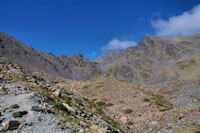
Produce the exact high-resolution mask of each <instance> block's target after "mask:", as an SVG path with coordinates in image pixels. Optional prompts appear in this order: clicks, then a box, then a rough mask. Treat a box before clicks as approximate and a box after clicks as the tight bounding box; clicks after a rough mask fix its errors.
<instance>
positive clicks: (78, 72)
mask: <svg viewBox="0 0 200 133" xmlns="http://www.w3.org/2000/svg"><path fill="white" fill-rule="evenodd" d="M0 57H1V58H2V57H3V58H8V59H9V60H11V61H15V62H18V63H23V64H26V65H28V66H30V67H32V68H34V69H36V70H37V71H44V72H48V73H51V74H54V75H56V76H62V77H65V78H70V79H74V80H88V79H90V78H92V77H96V76H97V75H99V74H100V72H99V70H98V69H97V68H96V66H95V65H94V63H92V62H90V61H89V60H87V59H86V58H84V57H83V56H82V55H80V54H77V55H73V56H68V55H58V56H55V55H53V54H51V53H44V52H41V51H39V50H37V49H34V48H32V47H30V46H28V45H24V44H22V43H21V42H20V41H18V40H16V39H14V38H12V37H10V36H8V35H6V34H4V33H2V32H0Z"/></svg>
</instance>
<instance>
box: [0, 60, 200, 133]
mask: <svg viewBox="0 0 200 133" xmlns="http://www.w3.org/2000/svg"><path fill="white" fill-rule="evenodd" d="M0 131H1V132H31V133H32V132H33V133H34V132H42V133H45V132H53V133H54V132H69V133H70V132H71V133H74V132H86V133H118V132H127V133H134V132H146V133H148V132H159V133H182V132H183V133H184V132H185V133H186V132H189V133H199V131H200V81H194V82H179V81H172V82H165V83H160V84H156V85H148V86H144V87H141V88H138V87H135V86H133V85H131V84H128V83H125V82H119V81H117V80H113V79H104V78H103V79H96V80H90V81H87V82H81V81H72V80H68V79H63V78H58V77H55V76H51V75H48V74H45V73H37V72H34V71H32V70H31V69H29V68H28V67H26V66H22V65H19V64H16V63H9V62H8V61H5V60H1V62H0Z"/></svg>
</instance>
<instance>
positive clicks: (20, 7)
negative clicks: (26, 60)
mask: <svg viewBox="0 0 200 133" xmlns="http://www.w3.org/2000/svg"><path fill="white" fill-rule="evenodd" d="M0 13H1V17H0V31H1V32H5V33H6V34H8V35H11V36H13V37H14V38H16V39H17V40H20V41H21V42H22V43H24V44H28V45H31V46H32V47H34V48H37V49H39V50H41V51H43V52H49V53H53V54H55V55H60V54H66V55H73V54H77V53H79V54H83V55H84V56H85V57H86V58H88V59H89V60H94V59H96V58H97V57H98V56H100V55H101V54H102V53H104V52H105V51H107V50H110V49H116V50H118V49H125V48H127V47H129V46H135V45H137V43H138V42H139V40H141V39H142V38H143V37H144V36H146V35H158V36H179V35H191V34H195V33H198V32H200V0H137V1H136V0H0Z"/></svg>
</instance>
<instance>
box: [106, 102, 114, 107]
mask: <svg viewBox="0 0 200 133" xmlns="http://www.w3.org/2000/svg"><path fill="white" fill-rule="evenodd" d="M105 106H106V107H111V106H113V103H106V105H105Z"/></svg>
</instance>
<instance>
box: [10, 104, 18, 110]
mask: <svg viewBox="0 0 200 133" xmlns="http://www.w3.org/2000/svg"><path fill="white" fill-rule="evenodd" d="M10 108H13V109H17V108H19V105H18V104H13V105H11V106H10Z"/></svg>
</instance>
